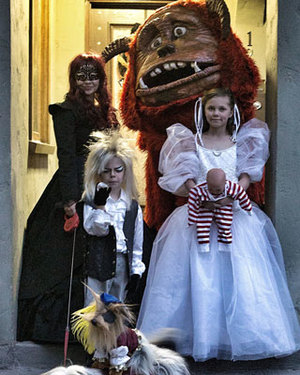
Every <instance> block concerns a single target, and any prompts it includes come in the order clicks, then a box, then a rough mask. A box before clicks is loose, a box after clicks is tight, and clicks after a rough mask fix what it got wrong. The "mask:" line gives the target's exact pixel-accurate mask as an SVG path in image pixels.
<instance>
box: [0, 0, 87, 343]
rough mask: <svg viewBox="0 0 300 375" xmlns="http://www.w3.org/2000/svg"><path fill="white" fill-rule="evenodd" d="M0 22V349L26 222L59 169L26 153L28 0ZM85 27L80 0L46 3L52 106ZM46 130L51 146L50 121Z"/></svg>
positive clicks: (10, 320)
mask: <svg viewBox="0 0 300 375" xmlns="http://www.w3.org/2000/svg"><path fill="white" fill-rule="evenodd" d="M9 4H10V5H9ZM10 6H11V14H9V9H10ZM0 20H1V22H0V25H1V26H0V27H1V29H0V30H1V33H0V35H1V38H0V49H1V54H0V60H1V64H0V85H1V90H0V122H1V139H2V142H1V147H0V160H1V161H0V163H1V164H0V165H1V175H0V200H1V201H0V203H1V210H2V212H5V213H6V214H5V217H3V216H1V219H0V220H1V221H0V224H1V231H0V255H1V259H2V261H1V265H0V275H1V276H0V277H1V279H0V280H1V286H2V288H1V290H2V292H1V294H0V344H10V343H13V342H14V340H15V328H16V324H15V322H16V306H17V289H18V277H19V272H20V264H21V255H22V243H23V234H24V228H25V226H26V220H27V217H28V215H29V213H30V212H31V210H32V209H33V207H34V205H35V203H36V202H37V200H38V198H39V197H40V195H41V193H42V192H43V190H44V188H45V186H46V185H47V183H48V181H49V180H50V179H51V177H52V175H53V173H54V171H55V169H56V168H57V158H56V155H55V154H53V155H38V154H30V153H29V144H28V140H29V116H28V113H29V0H23V1H21V2H20V1H18V0H11V1H10V2H9V1H1V3H0ZM9 22H11V25H10V24H9ZM84 24H85V12H84V0H76V1H70V0H55V1H51V2H50V41H51V44H50V58H51V67H50V102H55V101H58V100H59V101H61V100H62V99H63V96H64V94H65V92H66V90H67V66H68V63H69V61H70V60H71V58H72V57H73V56H74V55H76V54H77V53H80V52H82V51H83V50H84V37H85V30H84ZM10 29H11V40H10ZM10 64H11V82H10ZM10 83H11V85H10ZM10 87H11V108H12V110H11V114H10V112H9V110H8V109H9V108H10ZM10 115H11V121H10ZM9 124H11V126H10V125H9ZM49 127H50V143H52V144H55V140H54V135H53V129H52V122H51V119H50V116H49ZM7 286H10V287H7Z"/></svg>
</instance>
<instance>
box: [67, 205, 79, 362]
mask: <svg viewBox="0 0 300 375" xmlns="http://www.w3.org/2000/svg"><path fill="white" fill-rule="evenodd" d="M65 220H66V221H65V225H64V231H65V232H73V245H72V259H71V270H70V282H69V295H68V312H67V325H66V329H65V340H64V366H65V367H66V364H67V354H68V344H69V334H70V323H69V321H70V311H71V296H72V283H73V271H74V257H75V244H76V231H77V227H78V225H79V217H78V214H77V212H75V214H74V215H73V216H72V217H70V218H68V217H66V216H65Z"/></svg>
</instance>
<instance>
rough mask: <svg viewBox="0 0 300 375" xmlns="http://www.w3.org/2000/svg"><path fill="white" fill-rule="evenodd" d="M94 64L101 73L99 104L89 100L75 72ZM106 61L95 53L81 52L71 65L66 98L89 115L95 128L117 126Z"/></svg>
mask: <svg viewBox="0 0 300 375" xmlns="http://www.w3.org/2000/svg"><path fill="white" fill-rule="evenodd" d="M87 64H89V65H93V66H94V67H95V68H96V70H97V73H98V75H99V87H98V89H97V91H96V93H95V99H96V100H97V101H98V103H99V105H95V104H94V102H92V101H90V100H88V98H87V97H86V95H85V93H84V92H83V91H82V90H81V89H80V88H79V87H78V86H77V84H76V79H75V73H76V72H78V70H79V69H80V67H81V66H82V65H87ZM104 66H105V64H104V61H103V60H102V58H101V56H100V55H97V54H94V53H81V54H79V55H77V56H76V57H75V58H74V59H73V60H72V61H71V63H70V65H69V85H70V88H69V92H68V93H67V95H66V99H68V100H70V101H71V102H73V103H76V105H78V108H79V111H80V112H81V113H82V114H83V115H85V116H86V117H87V120H88V121H89V122H91V123H93V124H94V125H95V129H98V130H103V129H106V128H117V127H118V121H117V119H116V115H115V110H114V109H113V108H112V105H111V95H110V93H109V91H108V89H107V77H106V73H105V70H104Z"/></svg>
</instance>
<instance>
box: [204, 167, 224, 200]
mask: <svg viewBox="0 0 300 375" xmlns="http://www.w3.org/2000/svg"><path fill="white" fill-rule="evenodd" d="M206 182H207V188H208V191H209V192H210V193H211V194H212V195H220V194H222V193H223V192H224V189H225V182H226V174H225V172H224V171H223V169H220V168H213V169H210V170H209V171H208V172H207V175H206Z"/></svg>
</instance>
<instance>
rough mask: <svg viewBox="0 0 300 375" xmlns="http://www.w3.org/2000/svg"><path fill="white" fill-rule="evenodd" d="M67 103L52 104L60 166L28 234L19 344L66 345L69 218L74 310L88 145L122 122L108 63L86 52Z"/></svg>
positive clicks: (78, 297) (72, 73)
mask: <svg viewBox="0 0 300 375" xmlns="http://www.w3.org/2000/svg"><path fill="white" fill-rule="evenodd" d="M69 84H70V89H69V92H68V93H67V94H66V98H65V101H64V102H62V103H57V104H53V105H50V106H49V112H50V114H51V115H52V117H53V123H54V131H55V138H56V143H57V156H58V161H59V168H58V170H57V171H56V173H55V174H54V176H53V178H52V180H51V181H50V183H49V184H48V186H47V187H46V189H45V191H44V193H43V194H42V196H41V198H40V199H39V201H38V203H37V204H36V206H35V208H34V209H33V211H32V213H31V214H30V216H29V218H28V222H27V227H26V230H25V236H24V245H23V254H22V256H23V259H22V272H21V279H20V287H19V301H18V327H17V339H18V340H19V341H23V340H32V341H45V342H63V340H64V334H65V326H66V319H67V305H68V292H69V278H70V265H71V256H72V245H73V234H72V233H67V232H65V231H64V228H63V227H64V222H65V217H66V216H67V217H71V216H73V215H74V214H75V212H76V211H77V213H78V216H79V219H80V224H79V227H78V229H77V232H76V241H75V243H76V246H75V259H74V278H73V287H72V300H71V311H75V310H76V309H78V308H81V307H82V306H83V285H82V283H81V280H82V279H83V277H84V275H83V264H84V253H85V246H86V241H85V234H84V231H83V229H82V226H81V222H82V220H81V217H82V212H81V208H82V207H81V204H80V203H79V204H77V202H78V201H79V200H80V198H81V193H82V182H83V170H84V162H85V159H86V156H87V155H86V154H87V147H86V146H87V145H88V144H89V143H91V142H92V138H93V137H92V136H91V133H92V132H93V131H95V130H103V129H107V128H116V127H118V123H117V120H116V116H115V113H114V110H113V108H112V106H111V97H110V94H109V92H108V90H107V79H106V74H105V71H104V63H103V61H102V60H101V58H100V56H98V55H95V54H80V55H78V56H76V57H75V58H74V59H73V60H72V62H71V63H70V66H69Z"/></svg>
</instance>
